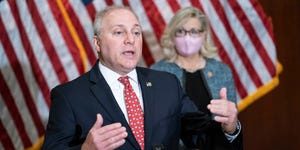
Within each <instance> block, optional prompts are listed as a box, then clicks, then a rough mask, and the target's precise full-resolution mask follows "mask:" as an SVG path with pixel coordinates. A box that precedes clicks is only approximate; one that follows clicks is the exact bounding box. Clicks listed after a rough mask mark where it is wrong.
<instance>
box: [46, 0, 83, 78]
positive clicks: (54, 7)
mask: <svg viewBox="0 0 300 150" xmlns="http://www.w3.org/2000/svg"><path fill="white" fill-rule="evenodd" d="M48 3H49V6H50V9H51V11H52V13H53V16H54V18H55V19H56V22H57V24H59V29H60V32H61V33H62V35H63V38H64V40H65V42H66V45H67V47H68V48H69V51H70V54H71V55H72V57H73V60H74V63H75V64H76V67H77V70H78V72H79V74H82V73H84V66H83V64H82V63H81V58H80V57H81V56H80V54H79V53H78V52H79V49H78V47H76V46H75V45H76V44H75V41H74V40H73V38H72V36H71V33H70V32H69V29H68V26H67V25H66V23H65V21H64V19H63V15H62V14H61V12H60V11H59V10H60V8H59V7H58V5H57V3H56V2H55V1H54V0H48Z"/></svg>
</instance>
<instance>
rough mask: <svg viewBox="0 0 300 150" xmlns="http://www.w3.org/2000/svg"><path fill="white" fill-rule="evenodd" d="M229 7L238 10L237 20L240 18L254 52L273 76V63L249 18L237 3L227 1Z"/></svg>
mask: <svg viewBox="0 0 300 150" xmlns="http://www.w3.org/2000/svg"><path fill="white" fill-rule="evenodd" d="M228 3H229V4H230V5H231V7H232V8H233V11H234V12H235V13H237V12H239V15H237V17H239V20H242V23H243V24H242V25H243V27H244V28H246V31H247V35H249V36H250V40H251V41H252V43H255V44H253V45H254V46H255V47H256V52H257V53H258V54H259V55H260V57H261V59H262V61H264V65H266V68H267V70H268V71H269V74H270V75H271V76H274V75H275V74H273V73H275V72H276V71H275V69H276V68H275V65H274V64H273V63H272V61H271V59H270V57H269V55H268V53H267V52H266V49H265V48H264V46H263V44H262V43H261V40H260V38H259V37H258V36H257V34H256V32H255V29H254V27H253V26H252V25H251V23H250V21H249V19H248V18H247V16H246V15H245V13H244V11H243V10H242V9H241V7H240V5H239V4H237V3H233V2H232V1H229V2H228Z"/></svg>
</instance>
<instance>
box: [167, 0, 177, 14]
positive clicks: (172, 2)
mask: <svg viewBox="0 0 300 150" xmlns="http://www.w3.org/2000/svg"><path fill="white" fill-rule="evenodd" d="M167 2H168V4H169V5H170V6H171V8H172V11H173V12H176V11H177V10H178V9H180V6H179V4H178V3H177V1H176V0H167Z"/></svg>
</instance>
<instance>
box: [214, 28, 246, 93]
mask: <svg viewBox="0 0 300 150" xmlns="http://www.w3.org/2000/svg"><path fill="white" fill-rule="evenodd" d="M212 34H213V35H214V37H215V38H214V41H215V43H216V45H217V46H218V47H219V56H220V57H221V59H222V60H223V61H224V62H226V63H227V64H228V65H229V67H230V68H235V67H234V65H233V62H232V61H231V59H230V58H229V56H228V53H227V52H226V50H224V48H223V46H221V45H222V44H221V42H220V39H219V38H218V37H217V36H216V34H215V32H214V30H212ZM231 71H232V74H233V77H234V79H235V85H236V90H237V91H238V92H237V94H238V95H240V97H246V96H247V91H246V88H245V87H244V85H243V84H242V83H241V81H240V79H239V75H238V72H237V71H236V69H231Z"/></svg>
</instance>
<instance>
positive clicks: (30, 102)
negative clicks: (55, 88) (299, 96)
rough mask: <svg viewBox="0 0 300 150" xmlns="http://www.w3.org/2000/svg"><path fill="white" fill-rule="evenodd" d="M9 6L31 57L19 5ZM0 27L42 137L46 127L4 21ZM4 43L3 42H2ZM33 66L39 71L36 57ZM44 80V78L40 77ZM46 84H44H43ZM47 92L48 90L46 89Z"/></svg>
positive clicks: (6, 48) (46, 94)
mask: <svg viewBox="0 0 300 150" xmlns="http://www.w3.org/2000/svg"><path fill="white" fill-rule="evenodd" d="M9 5H10V7H11V9H12V10H14V12H15V13H13V15H14V18H15V20H16V23H17V26H18V28H19V29H20V33H21V34H20V35H21V39H22V40H21V41H22V44H23V45H24V48H25V49H24V50H25V51H27V56H30V55H28V52H29V54H33V53H32V48H31V46H30V44H29V43H30V42H29V40H28V37H27V36H26V35H27V34H26V33H25V31H24V28H23V25H22V22H21V19H20V16H19V14H18V13H19V12H18V9H17V5H16V3H14V2H11V1H9ZM0 26H1V29H0V30H1V33H2V34H1V35H2V36H3V37H2V39H3V41H5V42H4V43H6V44H5V45H7V46H9V47H5V45H4V50H5V52H6V53H7V55H8V56H9V58H13V60H11V59H10V63H11V64H14V63H16V66H14V68H15V69H16V70H17V72H15V74H17V75H18V76H17V79H18V82H19V84H20V86H21V89H22V92H23V94H24V97H25V100H26V104H27V107H28V108H29V111H30V114H31V115H32V116H33V117H32V118H33V121H34V124H35V126H36V129H37V131H38V134H39V135H40V136H41V135H42V134H43V132H44V127H43V124H42V122H41V120H40V118H39V116H38V113H37V112H38V111H37V108H36V107H35V103H34V100H33V97H32V95H31V94H30V92H29V88H28V86H27V84H26V83H25V81H26V80H25V79H24V74H23V72H22V69H21V65H20V63H19V62H17V61H16V60H17V57H16V54H15V53H14V51H12V49H13V48H12V44H11V42H10V40H9V39H8V38H7V37H8V33H7V32H6V30H5V29H4V28H2V27H4V24H3V22H2V19H1V20H0ZM1 41H2V40H1ZM9 48H11V49H9ZM30 62H32V63H33V64H35V65H34V66H36V68H35V69H36V70H39V67H38V65H37V64H38V63H36V59H34V57H33V58H32V59H31V61H30ZM40 78H41V79H42V80H43V78H42V77H40ZM43 83H44V82H43ZM45 89H46V90H47V88H45ZM46 90H45V92H44V94H45V95H44V96H48V95H49V92H47V91H46Z"/></svg>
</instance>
